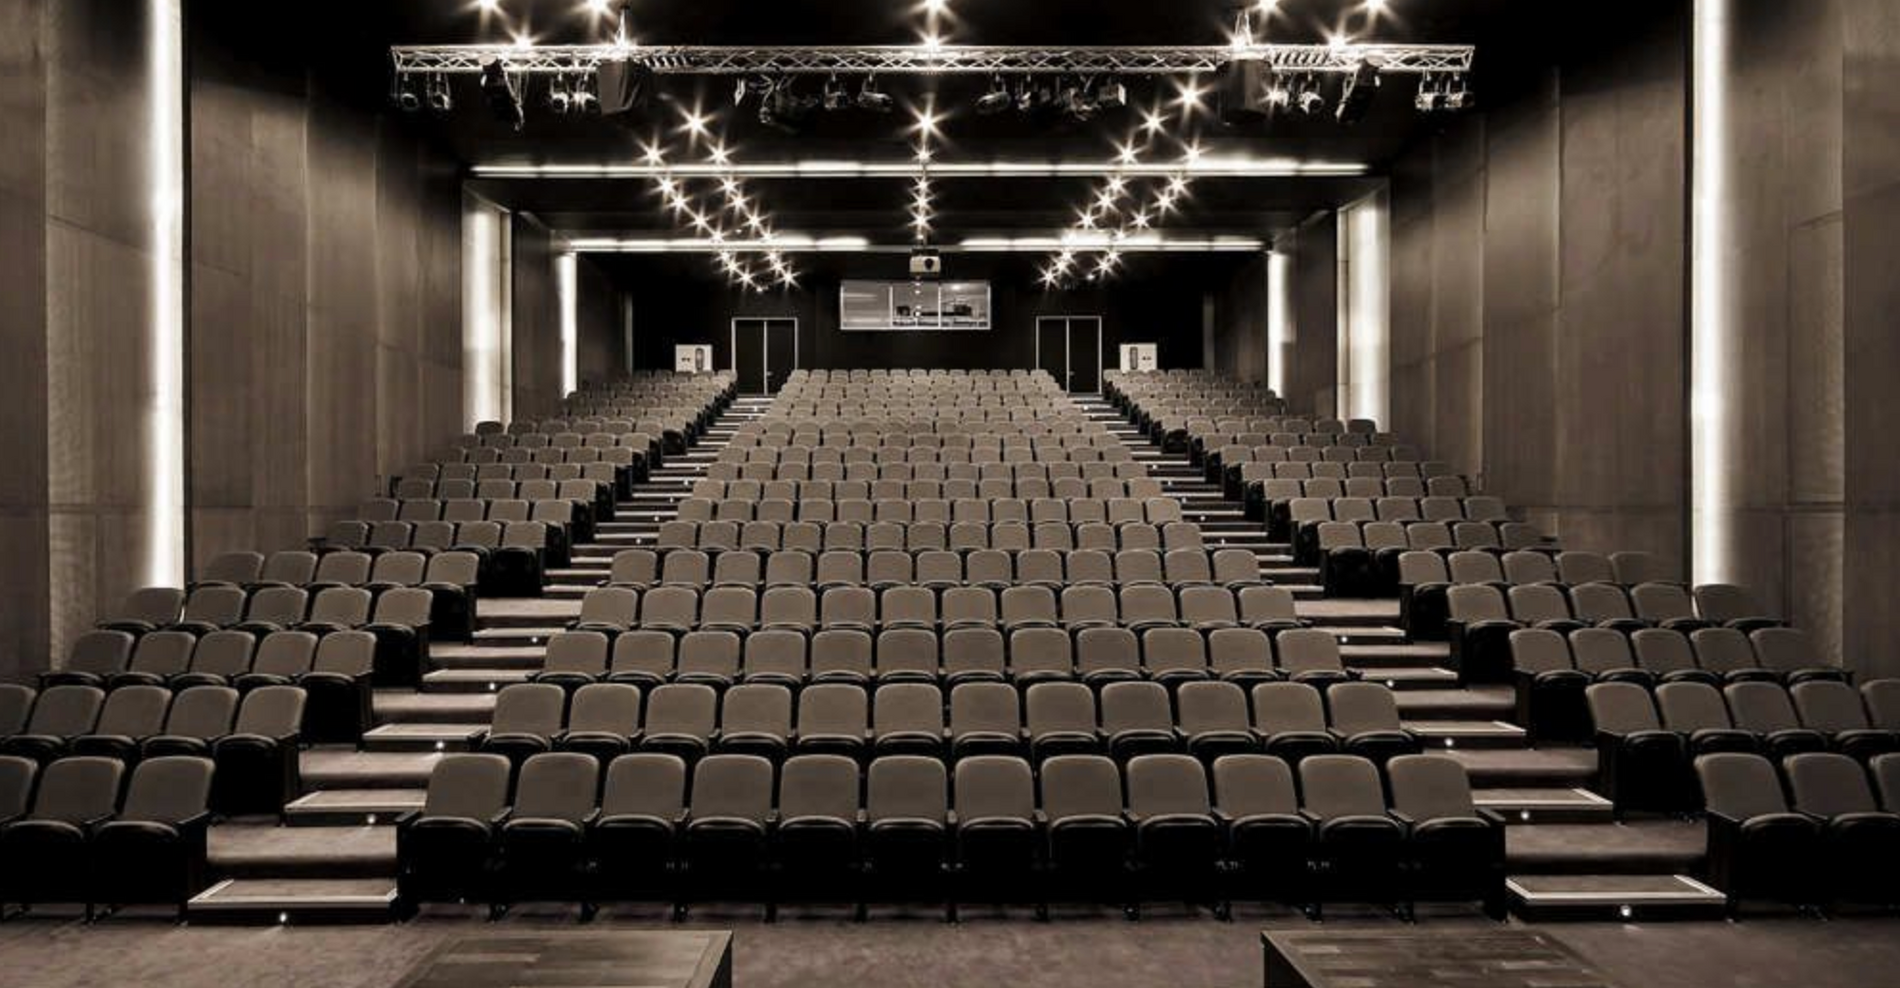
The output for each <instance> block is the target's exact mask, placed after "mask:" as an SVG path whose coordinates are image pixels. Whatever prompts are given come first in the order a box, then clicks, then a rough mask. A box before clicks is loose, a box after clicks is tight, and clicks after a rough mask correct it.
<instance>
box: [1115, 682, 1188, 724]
mask: <svg viewBox="0 0 1900 988" xmlns="http://www.w3.org/2000/svg"><path fill="white" fill-rule="evenodd" d="M1101 707H1102V729H1103V730H1104V731H1108V732H1109V733H1111V734H1113V733H1116V732H1119V731H1130V730H1158V731H1169V732H1172V731H1173V729H1174V714H1173V711H1172V709H1171V708H1170V707H1169V704H1168V691H1167V688H1166V687H1164V686H1162V685H1161V684H1160V683H1152V682H1143V683H1110V684H1108V685H1107V686H1104V687H1102V694H1101Z"/></svg>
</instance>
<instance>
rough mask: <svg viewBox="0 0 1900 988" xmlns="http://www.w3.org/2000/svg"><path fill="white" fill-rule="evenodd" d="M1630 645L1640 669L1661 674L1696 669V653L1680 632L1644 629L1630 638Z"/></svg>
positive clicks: (1663, 629)
mask: <svg viewBox="0 0 1900 988" xmlns="http://www.w3.org/2000/svg"><path fill="white" fill-rule="evenodd" d="M1630 645H1631V647H1632V648H1634V649H1635V650H1636V666H1637V668H1639V669H1646V670H1648V671H1650V672H1654V673H1658V674H1661V673H1669V672H1678V671H1684V670H1689V669H1694V668H1695V653H1694V652H1693V651H1692V650H1690V648H1689V639H1688V637H1687V636H1686V635H1684V634H1683V633H1682V632H1680V631H1671V630H1669V629H1667V628H1644V629H1642V630H1641V631H1638V632H1636V633H1635V634H1633V635H1631V636H1630Z"/></svg>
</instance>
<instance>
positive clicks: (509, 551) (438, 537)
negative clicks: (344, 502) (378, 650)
mask: <svg viewBox="0 0 1900 988" xmlns="http://www.w3.org/2000/svg"><path fill="white" fill-rule="evenodd" d="M558 503H559V504H561V505H562V506H563V507H565V506H567V502H565V501H563V502H558ZM322 547H323V548H324V549H325V550H326V554H327V551H328V550H345V551H350V552H361V553H368V554H383V553H391V552H403V551H413V552H416V553H420V554H423V555H425V556H429V557H431V558H435V557H437V556H440V555H443V554H447V555H457V554H466V555H468V556H472V557H474V561H475V568H476V574H477V575H476V582H475V583H474V584H472V586H475V587H478V588H479V589H480V591H481V592H483V593H486V594H491V595H494V596H500V597H538V596H540V594H541V590H542V587H543V586H544V585H545V584H546V582H547V580H546V572H547V570H548V568H549V567H551V566H553V565H555V564H556V563H558V562H560V561H561V560H562V559H563V558H564V557H563V556H562V555H560V554H562V553H564V554H568V555H571V553H572V548H573V547H572V545H571V544H569V543H568V542H567V540H566V538H565V537H564V533H563V530H562V529H561V527H560V526H558V525H549V524H548V523H546V522H540V521H510V522H499V521H463V522H453V521H422V522H415V523H413V524H412V523H410V522H406V521H384V522H376V523H374V524H368V523H365V522H360V521H343V522H337V523H335V524H333V525H332V526H331V527H330V531H329V534H328V535H327V536H326V537H325V538H324V539H323V540H322ZM551 553H552V555H551ZM457 565H458V567H459V566H460V565H463V564H457Z"/></svg>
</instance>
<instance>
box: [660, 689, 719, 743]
mask: <svg viewBox="0 0 1900 988" xmlns="http://www.w3.org/2000/svg"><path fill="white" fill-rule="evenodd" d="M718 708H719V694H718V693H717V692H716V691H714V690H713V688H712V687H710V686H706V685H703V684H700V683H668V684H666V685H665V686H661V687H659V688H657V689H655V690H654V691H653V693H652V695H650V696H648V697H647V714H646V733H647V734H648V735H649V736H651V735H654V734H684V735H687V736H690V737H696V738H706V737H711V736H712V732H713V729H714V725H715V724H716V723H717V720H718Z"/></svg>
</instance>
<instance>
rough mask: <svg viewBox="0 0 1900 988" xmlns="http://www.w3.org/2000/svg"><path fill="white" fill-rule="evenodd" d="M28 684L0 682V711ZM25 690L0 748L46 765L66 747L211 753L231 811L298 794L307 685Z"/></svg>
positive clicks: (157, 754)
mask: <svg viewBox="0 0 1900 988" xmlns="http://www.w3.org/2000/svg"><path fill="white" fill-rule="evenodd" d="M22 689H23V688H22V687H17V686H0V716H9V715H10V714H9V709H10V708H12V707H14V706H15V705H16V703H17V702H18V700H19V699H21V697H20V695H19V692H20V691H21V690H22ZM27 692H28V693H30V692H31V691H27ZM29 699H31V704H32V705H31V708H30V714H29V716H28V717H27V719H26V721H25V723H24V724H23V725H22V727H21V729H20V730H19V731H18V732H16V733H10V734H6V733H0V756H8V757H11V758H18V759H21V760H24V761H30V762H34V763H38V764H42V765H44V764H47V763H52V762H55V761H56V760H59V759H63V758H67V757H70V756H86V757H95V758H104V759H109V760H112V761H114V762H132V761H138V762H144V761H150V760H152V759H157V758H164V757H167V756H189V757H193V758H204V759H208V760H211V761H214V762H215V763H216V764H217V765H218V767H219V769H220V773H219V779H218V785H217V788H216V790H215V791H214V792H213V793H212V794H211V805H212V807H213V808H214V809H216V810H217V811H218V812H220V813H223V814H226V815H233V816H235V815H240V814H247V813H273V814H275V813H282V812H283V808H284V805H285V804H286V803H287V802H288V801H290V800H292V799H295V798H296V797H297V796H298V795H300V794H301V791H302V788H303V786H302V774H301V772H300V770H299V763H298V746H299V744H300V743H301V741H302V727H303V717H304V709H305V703H306V694H305V692H304V690H303V689H302V688H300V687H297V686H261V687H258V688H257V689H254V690H251V691H250V692H248V693H245V694H242V696H241V697H240V695H239V693H238V691H236V690H234V689H231V688H229V687H224V686H193V687H191V688H189V689H185V690H180V691H179V692H177V693H176V694H174V693H173V692H172V691H170V690H167V689H164V688H163V687H158V686H127V687H125V688H124V689H119V690H114V691H112V693H110V694H107V693H105V692H104V691H102V690H100V689H97V688H95V687H91V686H53V687H49V688H48V689H47V690H46V691H45V692H43V693H40V694H39V695H38V696H37V697H36V698H33V697H29ZM4 881H5V879H4V878H0V883H4ZM0 901H6V900H5V899H3V898H0ZM16 901H17V900H16Z"/></svg>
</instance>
